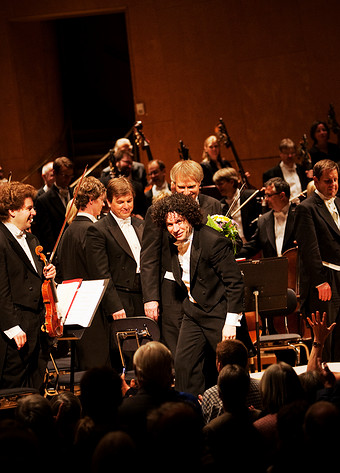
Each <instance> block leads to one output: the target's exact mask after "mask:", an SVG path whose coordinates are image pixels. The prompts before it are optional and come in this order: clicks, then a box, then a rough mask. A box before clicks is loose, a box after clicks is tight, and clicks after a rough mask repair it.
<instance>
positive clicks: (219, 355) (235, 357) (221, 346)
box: [216, 339, 249, 371]
mask: <svg viewBox="0 0 340 473" xmlns="http://www.w3.org/2000/svg"><path fill="white" fill-rule="evenodd" d="M248 360H249V359H248V350H247V348H246V346H245V344H244V343H243V342H241V340H237V339H234V340H223V341H221V342H219V343H218V344H217V346H216V365H217V370H218V371H220V370H221V369H222V368H223V367H224V366H226V365H227V364H232V365H240V366H241V367H242V368H244V369H248Z"/></svg>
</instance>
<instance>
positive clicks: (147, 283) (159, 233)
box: [141, 194, 222, 302]
mask: <svg viewBox="0 0 340 473" xmlns="http://www.w3.org/2000/svg"><path fill="white" fill-rule="evenodd" d="M198 200H199V204H200V208H201V210H202V213H203V223H206V220H207V216H208V214H210V215H214V214H222V205H221V203H220V202H219V201H218V200H217V199H214V198H213V197H210V196H208V195H205V194H199V196H198ZM151 209H152V206H151V207H149V209H148V211H147V213H146V216H145V231H144V234H143V241H142V250H141V282H142V290H143V299H144V302H149V301H160V300H161V282H162V280H163V277H164V274H165V272H166V271H169V272H172V267H171V256H170V252H169V245H167V235H168V232H167V231H166V230H161V229H160V228H158V227H157V225H156V224H155V223H154V222H153V220H152V217H151Z"/></svg>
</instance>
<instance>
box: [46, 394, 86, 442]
mask: <svg viewBox="0 0 340 473" xmlns="http://www.w3.org/2000/svg"><path fill="white" fill-rule="evenodd" d="M50 403H51V408H52V414H53V416H54V419H55V422H56V426H57V428H58V431H59V434H62V435H63V436H65V435H66V436H73V435H74V432H75V428H76V424H77V422H78V421H79V419H80V418H81V415H82V408H81V402H80V399H79V397H78V396H76V395H75V394H74V393H72V392H71V391H64V392H60V393H59V394H57V395H56V396H53V397H52V399H51V401H50Z"/></svg>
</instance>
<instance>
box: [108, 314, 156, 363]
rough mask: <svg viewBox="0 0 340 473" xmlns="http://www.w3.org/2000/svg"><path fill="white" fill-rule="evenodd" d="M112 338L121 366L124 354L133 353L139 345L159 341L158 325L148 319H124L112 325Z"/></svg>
mask: <svg viewBox="0 0 340 473" xmlns="http://www.w3.org/2000/svg"><path fill="white" fill-rule="evenodd" d="M112 330H113V336H114V339H115V343H116V344H117V346H118V349H119V352H120V357H121V360H122V364H123V366H124V353H127V352H130V353H131V352H134V351H136V350H137V348H139V347H140V346H141V345H145V344H146V343H148V342H151V341H156V342H158V341H159V339H160V330H159V326H158V323H157V322H155V321H154V320H153V319H150V318H149V317H126V318H125V319H117V320H114V321H113V323H112Z"/></svg>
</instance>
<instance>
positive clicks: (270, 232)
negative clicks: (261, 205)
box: [265, 210, 276, 251]
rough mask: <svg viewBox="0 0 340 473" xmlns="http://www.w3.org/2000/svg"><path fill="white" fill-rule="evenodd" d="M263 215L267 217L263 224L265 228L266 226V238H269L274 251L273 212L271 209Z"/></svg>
mask: <svg viewBox="0 0 340 473" xmlns="http://www.w3.org/2000/svg"><path fill="white" fill-rule="evenodd" d="M265 216H266V217H267V218H266V221H265V225H266V228H267V235H268V240H269V243H270V244H271V245H272V247H273V248H274V250H275V251H276V242H275V229H274V212H273V211H272V210H270V211H269V212H268V214H267V215H266V214H265Z"/></svg>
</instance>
